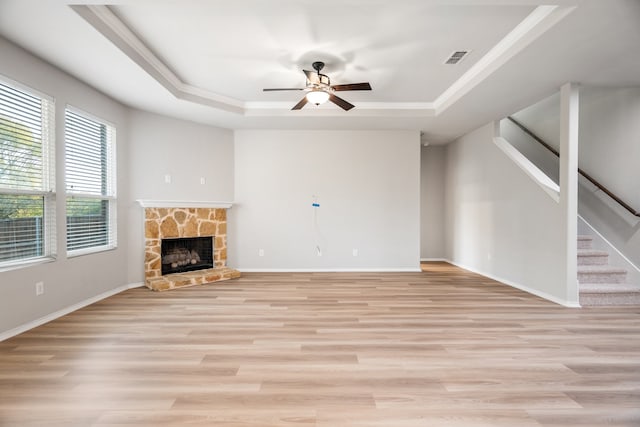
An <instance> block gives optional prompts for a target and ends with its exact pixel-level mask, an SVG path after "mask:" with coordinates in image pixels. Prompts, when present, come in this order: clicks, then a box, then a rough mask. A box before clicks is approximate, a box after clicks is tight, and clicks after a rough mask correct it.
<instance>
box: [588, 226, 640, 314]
mask: <svg viewBox="0 0 640 427" xmlns="http://www.w3.org/2000/svg"><path fill="white" fill-rule="evenodd" d="M578 283H579V286H580V305H582V306H583V307H585V306H597V305H600V306H602V305H640V286H637V285H630V284H628V283H627V270H625V269H624V268H619V267H613V266H610V265H609V253H608V252H606V251H600V250H596V249H593V238H592V237H591V236H578Z"/></svg>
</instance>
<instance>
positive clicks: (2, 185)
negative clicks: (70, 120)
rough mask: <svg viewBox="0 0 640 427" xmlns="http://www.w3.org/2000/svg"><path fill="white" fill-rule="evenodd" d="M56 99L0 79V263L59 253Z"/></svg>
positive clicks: (8, 263) (12, 263) (7, 263)
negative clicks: (57, 251)
mask: <svg viewBox="0 0 640 427" xmlns="http://www.w3.org/2000/svg"><path fill="white" fill-rule="evenodd" d="M53 135H54V103H53V99H51V98H49V97H47V96H44V95H40V94H37V93H36V92H35V91H33V90H31V89H29V88H25V87H23V86H21V85H19V84H17V83H15V82H11V81H9V80H5V79H2V80H0V267H6V266H11V265H14V264H20V263H23V262H25V261H31V260H37V259H39V258H45V257H52V256H54V255H55V235H56V233H55V186H54V183H55V168H54V165H55V155H54V144H53Z"/></svg>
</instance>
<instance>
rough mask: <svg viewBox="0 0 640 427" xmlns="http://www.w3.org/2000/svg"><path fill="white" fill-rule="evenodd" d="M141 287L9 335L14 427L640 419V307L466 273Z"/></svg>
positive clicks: (395, 425)
mask: <svg viewBox="0 0 640 427" xmlns="http://www.w3.org/2000/svg"><path fill="white" fill-rule="evenodd" d="M426 270H427V271H425V272H423V273H393V274H360V273H322V274H321V273H299V274H258V273H254V274H245V275H244V276H243V277H242V278H241V279H239V280H234V281H228V282H220V283H216V284H211V285H205V286H200V287H196V288H183V289H178V290H175V291H170V292H165V293H155V292H151V291H149V290H147V289H134V290H130V291H127V292H124V293H122V294H119V295H116V296H114V297H111V298H109V299H107V300H104V301H101V302H99V303H97V304H94V305H92V306H90V307H87V308H85V309H82V310H79V311H77V312H75V313H72V314H70V315H68V316H65V317H63V318H60V319H58V320H56V321H53V322H51V323H49V324H46V325H43V326H41V327H39V328H36V329H34V330H32V331H29V332H27V333H24V334H22V335H20V336H17V337H14V338H12V339H9V340H6V341H4V342H2V343H0V425H1V426H21V427H22V426H65V427H70V426H101V427H106V426H121V427H122V426H184V425H189V426H191V425H198V426H203V425H207V426H210V425H211V426H213V425H215V426H230V427H258V426H261V427H263V426H288V427H312V426H317V427H337V426H358V427H364V426H376V427H381V426H390V427H405V426H411V427H416V426H421V427H422V426H461V427H475V426H505V427H507V426H508V427H528V426H605V425H615V426H640V308H639V307H622V308H588V309H568V308H563V307H560V306H558V305H555V304H553V303H550V302H547V301H544V300H542V299H539V298H537V297H534V296H531V295H528V294H526V293H524V292H520V291H518V290H516V289H513V288H510V287H508V286H505V285H501V284H499V283H496V282H494V281H492V280H489V279H486V278H483V277H480V276H477V275H474V274H471V273H468V272H465V271H463V270H460V269H457V268H455V267H452V266H449V265H446V264H431V265H429V266H428V267H427V268H426Z"/></svg>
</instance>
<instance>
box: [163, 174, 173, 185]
mask: <svg viewBox="0 0 640 427" xmlns="http://www.w3.org/2000/svg"><path fill="white" fill-rule="evenodd" d="M164 182H165V184H171V175H169V174H166V175H165V176H164Z"/></svg>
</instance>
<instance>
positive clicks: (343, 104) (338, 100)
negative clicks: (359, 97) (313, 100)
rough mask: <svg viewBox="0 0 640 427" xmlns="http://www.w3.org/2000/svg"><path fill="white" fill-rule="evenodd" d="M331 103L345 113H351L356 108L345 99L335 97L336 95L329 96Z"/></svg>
mask: <svg viewBox="0 0 640 427" xmlns="http://www.w3.org/2000/svg"><path fill="white" fill-rule="evenodd" d="M329 101H331V102H333V103H334V104H336V105H337V106H338V107H340V108H342V109H343V110H345V111H349V110H351V109H352V108H353V107H355V105H353V104H351V103H349V102H347V101H345V100H344V99H342V98H340V97H338V96H335V95H334V94H332V93H331V94H329Z"/></svg>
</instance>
